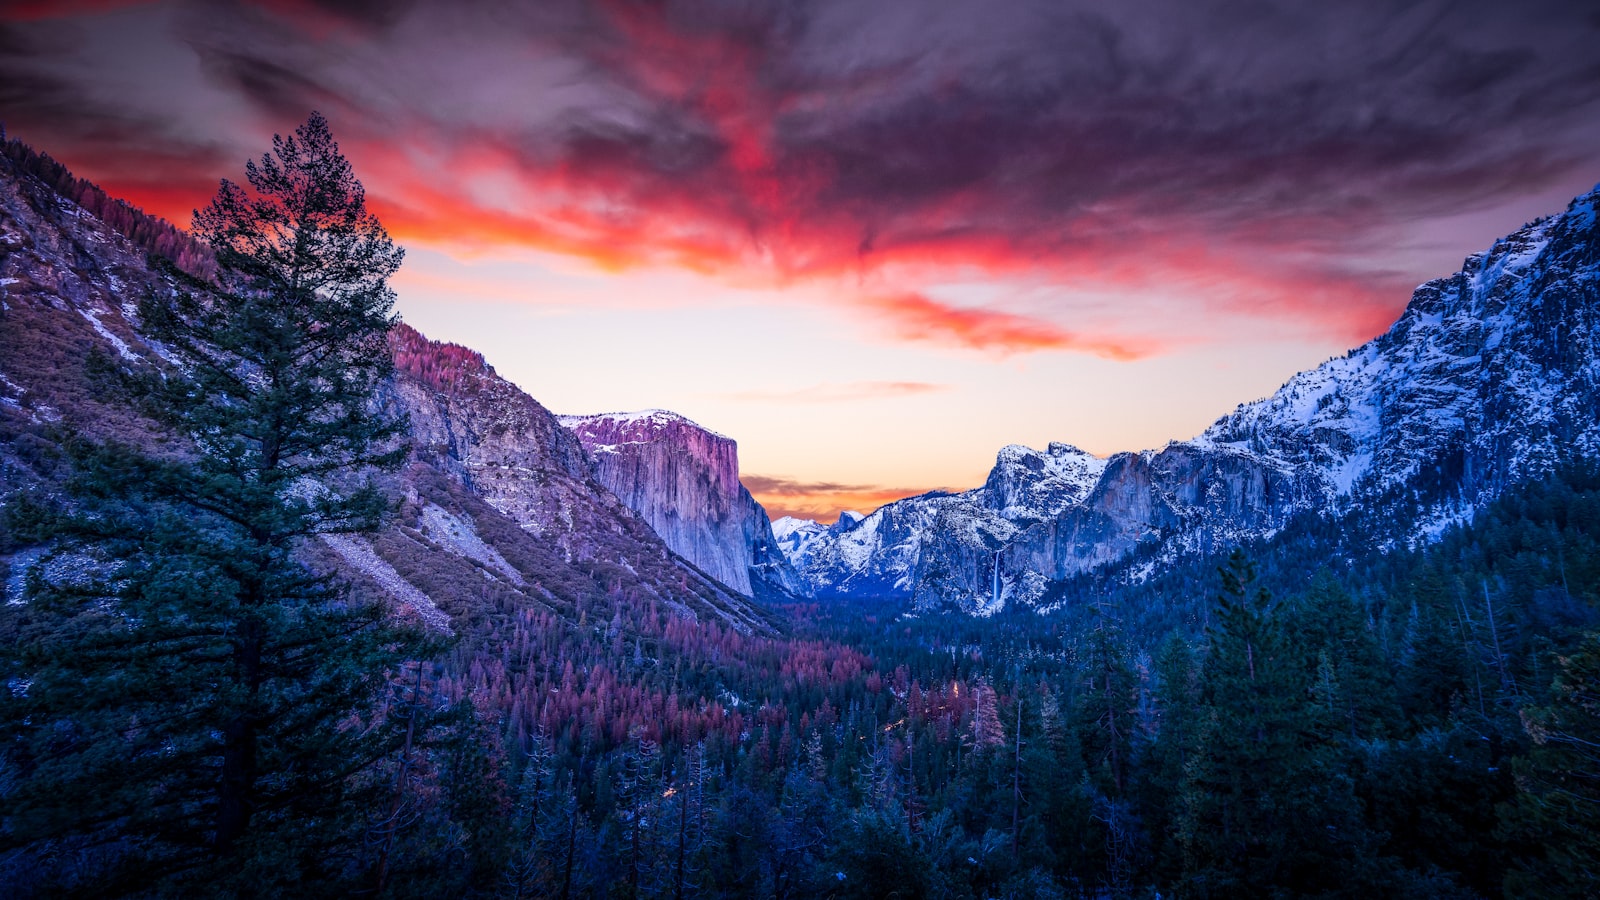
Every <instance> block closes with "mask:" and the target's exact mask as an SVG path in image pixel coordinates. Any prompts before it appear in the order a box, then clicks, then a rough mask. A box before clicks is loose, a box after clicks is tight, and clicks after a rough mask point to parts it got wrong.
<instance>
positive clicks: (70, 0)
mask: <svg viewBox="0 0 1600 900" xmlns="http://www.w3.org/2000/svg"><path fill="white" fill-rule="evenodd" d="M154 2H155V0H0V21H6V22H34V21H38V20H40V19H65V18H70V17H72V16H82V15H95V14H98V13H107V12H115V11H116V10H119V9H124V8H126V7H130V6H146V5H149V4H151V3H154Z"/></svg>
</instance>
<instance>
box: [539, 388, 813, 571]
mask: <svg viewBox="0 0 1600 900" xmlns="http://www.w3.org/2000/svg"><path fill="white" fill-rule="evenodd" d="M560 421H561V424H563V425H564V426H566V427H567V428H568V429H569V430H570V431H571V432H572V433H573V434H574V435H576V439H577V440H578V441H579V442H581V443H582V444H583V447H584V449H586V450H587V451H588V452H589V454H590V456H591V458H592V459H593V464H594V474H595V477H596V478H598V479H599V481H600V483H601V484H604V485H605V486H606V487H607V488H609V489H610V490H611V492H612V493H613V494H615V495H617V497H618V498H619V499H621V500H622V502H623V503H624V504H626V505H627V506H628V507H629V508H630V509H632V510H634V511H635V512H637V513H638V514H639V515H640V516H641V517H643V518H644V520H645V521H646V522H648V523H650V527H651V528H653V529H655V532H656V534H658V535H660V536H661V538H662V540H664V541H666V543H667V546H668V547H671V548H672V549H673V551H674V552H676V553H678V554H679V555H680V556H682V557H683V558H685V559H687V560H689V561H690V562H692V563H694V564H695V565H696V566H698V567H699V568H700V569H701V570H702V571H704V572H705V573H706V574H708V575H710V576H711V577H713V578H715V579H717V580H718V581H721V582H722V583H723V584H726V585H728V586H729V587H731V588H733V589H734V590H736V591H738V592H740V593H742V594H745V595H746V596H754V595H760V594H763V593H764V592H765V591H768V590H777V591H780V592H785V593H793V592H796V591H799V590H801V589H802V582H801V581H800V579H799V578H798V576H796V575H795V573H794V570H793V568H792V567H791V566H790V564H789V561H788V559H787V558H786V557H785V556H784V555H783V553H782V552H780V551H779V549H778V546H777V541H776V539H775V538H774V536H773V532H772V523H771V521H770V520H769V519H768V517H767V513H766V510H764V509H762V508H761V504H759V503H757V502H756V501H755V498H754V497H752V496H751V495H750V492H749V491H748V490H746V489H745V487H744V485H742V484H740V483H739V448H738V444H736V443H735V442H734V441H733V440H732V439H731V438H728V437H724V436H723V435H720V434H717V433H716V432H714V431H711V430H709V429H706V428H702V427H701V426H699V425H696V424H695V423H694V422H691V421H690V420H688V419H686V418H684V417H683V416H680V415H678V414H677V413H672V412H666V411H664V410H645V411H643V412H635V413H603V414H600V415H592V416H562V417H561V420H560Z"/></svg>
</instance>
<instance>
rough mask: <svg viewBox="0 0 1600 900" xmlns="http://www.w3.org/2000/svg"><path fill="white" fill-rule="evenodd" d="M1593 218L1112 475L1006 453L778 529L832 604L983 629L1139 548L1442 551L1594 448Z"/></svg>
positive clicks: (1578, 203)
mask: <svg viewBox="0 0 1600 900" xmlns="http://www.w3.org/2000/svg"><path fill="white" fill-rule="evenodd" d="M1597 206H1600V188H1597V190H1596V191H1594V192H1590V193H1589V194H1586V195H1584V196H1581V197H1579V198H1577V199H1576V200H1574V201H1573V202H1572V203H1571V205H1569V206H1568V208H1567V210H1566V211H1565V212H1564V213H1562V214H1560V215H1557V216H1553V217H1550V218H1546V219H1541V220H1539V221H1536V222H1533V223H1531V224H1529V225H1527V226H1524V227H1523V228H1522V229H1520V230H1518V231H1517V232H1515V233H1514V234H1511V235H1509V236H1507V237H1505V238H1503V239H1501V240H1498V241H1496V242H1495V243H1494V245H1493V246H1492V247H1490V248H1489V249H1488V250H1487V251H1485V252H1483V253H1480V254H1476V255H1473V256H1471V257H1469V258H1468V259H1467V260H1466V262H1465V263H1464V265H1463V266H1462V269H1461V271H1460V272H1457V273H1456V274H1454V275H1451V276H1449V277H1447V278H1441V279H1438V280H1435V281H1430V282H1428V283H1427V284H1424V285H1422V286H1421V287H1419V288H1417V290H1416V292H1415V293H1414V294H1413V296H1412V299H1411V302H1410V304H1409V305H1408V306H1407V307H1406V309H1405V311H1404V313H1402V315H1401V316H1400V318H1399V320H1398V321H1397V322H1395V324H1394V325H1393V327H1391V328H1390V329H1389V330H1388V331H1387V332H1386V333H1384V334H1383V335H1380V336H1379V337H1377V338H1375V339H1373V340H1372V341H1369V342H1368V343H1366V344H1364V345H1363V346H1361V347H1358V348H1356V349H1354V350H1352V351H1350V352H1349V353H1348V354H1346V355H1345V356H1343V357H1340V358H1335V359H1332V360H1329V361H1328V362H1326V363H1324V364H1323V365H1321V366H1318V367H1317V368H1315V369H1312V370H1309V371H1306V372H1302V373H1300V374H1298V375H1296V376H1294V377H1293V378H1291V379H1290V380H1289V381H1288V382H1287V383H1286V384H1284V386H1283V387H1282V388H1280V389H1279V390H1278V391H1277V392H1276V393H1274V394H1273V395H1272V396H1270V397H1267V398H1265V399H1262V400H1258V401H1256V402H1253V403H1247V404H1241V405H1240V406H1239V407H1238V408H1237V409H1236V410H1234V411H1233V412H1232V413H1229V414H1228V415H1226V416H1223V417H1222V418H1221V419H1219V420H1217V422H1216V423H1214V424H1213V425H1211V427H1209V428H1207V429H1206V430H1205V431H1204V432H1202V433H1201V434H1200V435H1198V436H1197V437H1195V438H1193V439H1191V440H1187V441H1176V442H1173V443H1171V444H1168V445H1167V446H1166V447H1165V448H1162V449H1160V450H1147V451H1142V452H1138V453H1119V454H1116V455H1114V456H1111V457H1109V458H1107V459H1097V458H1095V457H1093V456H1090V455H1089V454H1086V453H1083V452H1082V451H1079V450H1077V449H1075V448H1073V447H1071V446H1068V445H1065V444H1051V445H1050V447H1049V448H1048V449H1047V450H1045V451H1043V452H1040V451H1036V450H1032V449H1029V448H1026V447H1007V448H1005V449H1003V450H1001V451H1000V454H999V457H998V459H997V460H996V462H995V466H994V469H993V470H992V471H991V473H990V475H989V478H988V480H987V481H986V482H985V484H984V485H983V486H982V487H980V488H977V489H974V490H971V491H967V492H964V493H960V494H928V495H924V496H920V497H911V498H907V499H904V500H899V501H896V502H894V503H891V504H889V505H887V506H884V507H882V508H880V509H878V510H876V511H874V512H873V513H872V514H871V515H868V516H865V517H859V518H858V517H848V518H841V519H840V521H839V523H838V524H836V525H834V526H832V527H825V526H821V525H817V524H816V523H807V522H790V523H784V525H783V527H782V528H780V529H779V531H778V537H779V546H780V547H781V548H783V550H784V551H785V552H786V553H787V554H789V558H790V561H791V562H792V563H793V564H794V566H795V568H796V570H797V571H799V572H800V574H801V576H802V577H803V578H804V579H805V581H806V583H807V585H808V587H809V588H810V589H811V590H812V591H813V592H814V593H816V594H819V595H835V596H883V597H900V598H903V599H906V600H909V601H910V602H911V603H912V604H913V605H914V606H915V607H917V608H936V607H953V608H957V609H961V610H964V611H966V612H971V613H976V614H987V613H992V612H994V611H996V610H998V609H1000V608H1001V607H1003V606H1004V605H1005V604H1006V603H1007V602H1012V601H1016V602H1023V603H1031V602H1034V601H1036V600H1037V599H1038V598H1039V597H1040V596H1042V594H1043V593H1044V590H1045V589H1046V587H1047V586H1048V584H1049V583H1050V582H1051V581H1053V580H1059V579H1063V578H1066V577H1069V576H1072V575H1075V574H1078V573H1082V572H1085V571H1088V570H1090V569H1094V568H1096V567H1099V566H1106V565H1116V564H1118V563H1119V562H1122V561H1124V560H1127V559H1128V558H1129V557H1130V555H1131V554H1132V553H1133V551H1134V550H1135V549H1137V548H1143V549H1145V550H1149V551H1154V552H1153V553H1141V554H1139V557H1140V558H1141V559H1143V560H1145V561H1146V564H1147V565H1148V564H1149V560H1151V559H1155V560H1162V559H1166V560H1171V559H1173V558H1176V557H1177V556H1180V555H1184V554H1193V553H1205V552H1211V551H1215V550H1218V549H1220V548H1224V547H1226V546H1228V545H1230V544H1235V543H1238V542H1240V541H1242V540H1246V539H1250V538H1256V537H1264V536H1268V535H1270V534H1272V533H1273V532H1274V531H1275V530H1276V529H1278V528H1281V527H1282V526H1283V525H1284V523H1286V522H1287V521H1288V520H1289V518H1290V517H1292V516H1295V515H1297V514H1302V513H1305V512H1308V511H1310V512H1314V513H1317V512H1321V513H1330V514H1331V513H1336V512H1339V511H1341V510H1347V509H1350V508H1354V507H1365V508H1369V509H1379V508H1390V507H1392V508H1395V509H1396V510H1399V509H1401V508H1404V509H1405V510H1406V514H1405V515H1403V516H1402V515H1397V516H1395V517H1393V519H1392V521H1393V522H1394V523H1396V524H1395V525H1394V526H1393V530H1392V532H1391V533H1388V534H1382V535H1378V536H1377V538H1378V539H1379V540H1381V541H1389V542H1409V541H1414V540H1417V539H1425V538H1427V537H1430V536H1432V535H1436V534H1437V533H1438V532H1439V531H1440V530H1441V529H1442V528H1444V527H1445V526H1446V525H1448V524H1450V523H1452V522H1456V521H1461V520H1463V519H1464V518H1466V517H1468V516H1470V514H1471V513H1472V512H1473V511H1474V510H1476V509H1478V508H1481V507H1482V506H1483V505H1484V504H1486V503H1488V502H1490V501H1492V500H1493V499H1494V498H1495V497H1496V496H1498V495H1499V493H1500V492H1501V491H1502V490H1503V489H1504V488H1506V487H1507V486H1508V485H1510V484H1511V483H1512V482H1514V481H1515V480H1517V479H1518V478H1521V477H1523V476H1527V475H1531V474H1538V473H1540V472H1544V471H1548V470H1549V469H1551V468H1552V467H1553V466H1555V465H1557V464H1559V463H1560V462H1562V461H1563V460H1566V459H1569V458H1574V457H1592V456H1594V455H1595V454H1596V453H1597V452H1600V228H1597V226H1596V207H1597ZM1400 523H1404V524H1400ZM1142 574H1143V573H1142V572H1131V573H1129V576H1130V577H1135V578H1137V577H1140V576H1141V575H1142Z"/></svg>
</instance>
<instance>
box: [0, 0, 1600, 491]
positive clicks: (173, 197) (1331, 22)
mask: <svg viewBox="0 0 1600 900" xmlns="http://www.w3.org/2000/svg"><path fill="white" fill-rule="evenodd" d="M1597 46H1600V7H1596V6H1594V5H1593V4H1592V3H1582V2H1542V0H1524V2H1519V3H1516V4H1511V3H1504V2H1479V0H1444V2H1404V3H1401V2H1377V0H1342V2H1339V3H1305V2H1303V0H1281V2H1277V0H1239V2H1206V0H1125V2H1118V3H1115V4H1111V3H1103V2H1102V3H1090V2H1072V0H1007V2H1001V0H984V2H961V0H945V2H938V3H928V2H921V0H874V2H870V3H863V2H860V0H816V2H787V0H743V2H708V0H702V2H692V3H691V2H683V3H678V2H648V3H647V2H600V0H584V2H578V0H549V2H539V3H508V2H474V0H454V2H448V3H446V2H434V3H430V2H420V0H418V2H385V0H365V2H362V0H356V2H331V0H326V2H324V0H255V2H246V0H208V2H199V0H194V2H182V0H168V2H135V0H123V2H116V0H21V2H13V0H0V122H3V123H4V125H5V127H6V129H7V132H8V134H10V135H11V136H13V137H17V138H21V139H22V140H24V141H26V142H27V143H29V144H31V145H33V146H34V147H36V148H37V149H40V150H43V151H45V152H48V153H50V154H51V155H53V156H55V157H56V158H58V159H60V160H62V161H63V162H65V163H66V164H67V165H68V166H70V167H71V168H72V169H73V170H74V172H75V173H76V174H78V175H80V176H82V177H86V178H89V179H91V180H93V181H95V182H97V183H99V184H100V185H101V186H102V187H104V188H105V189H107V190H108V191H110V192H111V193H113V194H114V195H117V196H121V197H124V198H126V199H128V200H130V201H131V202H133V203H134V204H135V205H138V206H141V207H143V208H144V209H146V210H147V211H150V212H153V213H156V214H159V215H162V216H165V217H167V218H169V219H171V220H172V221H174V222H175V223H178V224H180V225H187V223H188V221H189V219H190V215H191V213H192V211H193V210H194V209H195V208H197V207H200V206H203V205H205V203H206V201H207V200H208V199H209V198H210V197H211V195H212V194H213V193H215V191H216V187H217V183H218V180H219V179H221V178H230V179H233V180H236V181H238V180H242V175H243V168H244V163H245V161H246V160H247V159H250V158H252V157H255V156H259V155H260V154H261V153H262V152H264V151H265V150H266V149H268V148H269V147H270V143H271V137H272V135H273V134H274V133H287V132H289V131H291V130H292V129H294V128H295V127H296V126H297V125H299V124H300V123H302V122H304V121H305V119H306V117H307V116H308V115H309V114H310V112H311V111H312V110H317V111H320V112H321V113H322V114H323V115H324V116H326V117H327V119H328V121H329V123H330V125H331V127H332V129H333V133H334V136H335V138H336V139H337V140H338V141H339V143H340V146H341V147H342V149H343V150H344V152H345V153H346V155H347V156H348V157H349V158H350V159H351V162H352V164H353V165H354V167H355V171H356V175H357V176H358V177H359V178H360V179H361V180H362V181H363V182H364V183H365V185H366V188H367V195H368V203H369V206H370V208H372V209H373V210H374V211H375V212H376V213H377V214H378V216H379V217H380V219H381V220H382V221H383V223H384V224H385V225H386V226H387V227H388V229H389V231H390V232H391V234H392V235H393V236H394V237H395V238H396V239H397V240H398V241H399V242H400V243H401V244H402V245H403V246H405V247H406V249H407V257H406V263H405V265H404V267H403V268H402V269H401V271H400V272H399V274H398V275H397V276H396V277H395V279H394V281H393V286H394V288H395V290H396V292H397V296H398V301H397V307H398V310H399V312H400V314H401V315H402V316H403V317H404V319H405V320H406V321H407V322H409V323H410V324H412V325H413V326H415V327H417V328H418V329H419V330H421V331H422V332H423V333H424V334H426V335H428V336H429V337H431V338H434V339H436V340H444V341H451V342H455V343H460V344H465V345H467V346H469V347H472V348H473V349H476V350H479V351H481V352H483V353H484V354H485V356H486V357H487V358H488V360H489V362H490V363H491V364H492V365H494V367H495V368H496V370H497V371H498V372H499V373H500V374H501V375H503V376H505V377H507V378H508V379H510V380H511V381H513V382H515V383H516V384H518V385H519V386H520V387H522V388H523V389H524V390H526V391H527V392H528V393H529V394H531V395H532V396H533V397H535V398H536V399H538V400H539V401H540V402H541V403H543V404H544V405H545V406H547V407H549V408H550V409H552V410H554V411H556V412H561V413H588V412H606V411H620V410H631V409H641V408H663V409H671V410H675V411H677V412H679V413H682V414H684V415H686V416H688V417H690V418H692V419H694V420H695V421H697V422H699V423H700V424H702V425H704V426H706V427H708V428H710V429H712V430H715V431H717V432H720V433H722V434H725V435H728V436H730V437H732V438H734V439H736V440H737V441H738V442H739V454H740V463H741V470H742V473H743V478H744V482H745V484H746V486H747V487H749V488H750V490H751V491H752V493H754V494H755V495H756V497H757V499H759V500H761V501H762V502H763V503H764V504H765V505H766V507H767V509H768V511H769V512H770V513H772V515H773V516H774V517H776V516H779V515H785V514H794V515H802V516H805V517H811V518H818V519H819V520H823V521H831V520H832V519H834V518H835V517H836V516H837V514H838V512H839V511H840V510H841V509H846V508H849V509H858V510H862V511H866V510H870V509H872V508H874V507H876V506H877V505H879V504H881V503H884V502H887V501H889V500H892V499H895V498H898V497H902V496H908V495H911V494H916V493H920V492H922V491H926V490H930V489H964V488H969V487H974V486H976V485H978V484H981V483H982V481H983V479H984V477H985V475H986V474H987V472H988V469H989V467H990V466H991V465H992V463H993V461H994V456H995V453H996V451H997V450H998V449H999V448H1000V447H1002V446H1004V445H1006V444H1012V443H1021V444H1027V445H1030V446H1034V447H1039V448H1043V447H1044V446H1045V445H1046V444H1048V443H1049V442H1052V441H1060V442H1065V443H1070V444H1074V445H1076V446H1079V447H1081V448H1083V449H1085V450H1088V451H1090V452H1093V453H1096V454H1102V455H1104V454H1109V453H1113V452H1118V451H1123V450H1138V449H1144V448H1154V447H1160V446H1163V445H1164V444H1166V443H1167V442H1168V441H1171V440H1181V439H1184V438H1188V437H1191V436H1193V435H1195V434H1197V433H1198V432H1200V431H1201V430H1203V429H1204V428H1205V426H1206V425H1208V424H1210V422H1212V421H1213V420H1214V419H1216V418H1217V417H1218V416H1220V415H1222V414H1224V413H1226V412H1228V411H1229V410H1231V409H1232V408H1233V407H1234V406H1236V405H1237V404H1238V403H1240V402H1245V401H1249V400H1253V399H1256V398H1258V397H1261V396H1265V395H1267V394H1269V393H1271V392H1272V391H1273V390H1274V389H1275V388H1276V387H1277V386H1278V385H1279V384H1281V383H1282V382H1283V381H1284V380H1285V379H1287V378H1288V377H1289V376H1290V375H1292V374H1293V373H1295V372H1297V371H1300V370H1302V369H1306V368H1310V367H1312V366H1315V365H1317V364H1318V363H1320V362H1322V361H1323V360H1325V359H1327V358H1329V357H1331V356H1335V355H1340V354H1342V353H1343V352H1344V351H1345V350H1346V349H1348V348H1350V347H1352V346H1355V345H1357V344H1359V343H1361V342H1363V341H1365V340H1367V339H1370V338H1371V337H1373V336H1375V335H1377V334H1379V333H1381V332H1382V331H1383V330H1385V329H1386V328H1387V327H1388V325H1389V324H1390V323H1391V322H1392V321H1393V320H1394V319H1395V317H1396V316H1398V314H1399V313H1400V311H1401V310H1402V309H1403V308H1404V306H1405V304H1406V302H1407V300H1408V299H1409V297H1410V293H1411V291H1412V289H1413V288H1414V287H1415V286H1416V285H1417V284H1420V283H1421V282H1423V281H1426V280H1428V279H1430V278H1434V277H1438V276H1442V275H1447V274H1449V273H1451V272H1453V271H1455V270H1456V269H1457V268H1459V267H1460V264H1461V260H1462V258H1463V257H1465V256H1466V255H1468V254H1469V253H1472V252H1476V251H1479V250H1482V249H1485V248H1486V247H1487V246H1488V245H1489V244H1490V243H1491V242H1492V241H1493V240H1494V238H1496V237H1498V236H1500V235H1502V234H1505V233H1507V232H1509V231H1512V230H1515V229H1516V228H1517V227H1519V226H1520V225H1522V224H1523V223H1524V222H1527V221H1529V220H1532V219H1534V218H1536V217H1538V216H1540V215H1546V214H1550V213H1555V212H1558V211H1560V210H1561V209H1562V208H1563V207H1564V206H1565V204H1566V203H1567V201H1568V200H1570V199H1571V198H1572V197H1573V196H1575V195H1577V194H1579V193H1583V192H1585V191H1587V190H1589V189H1591V188H1593V187H1594V186H1595V184H1596V182H1600V52H1596V50H1595V48H1596V47H1597Z"/></svg>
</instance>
